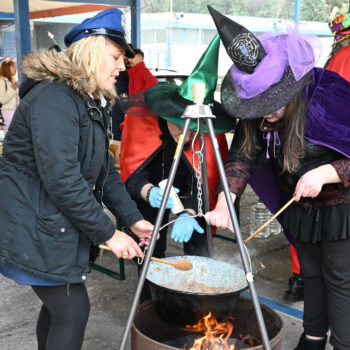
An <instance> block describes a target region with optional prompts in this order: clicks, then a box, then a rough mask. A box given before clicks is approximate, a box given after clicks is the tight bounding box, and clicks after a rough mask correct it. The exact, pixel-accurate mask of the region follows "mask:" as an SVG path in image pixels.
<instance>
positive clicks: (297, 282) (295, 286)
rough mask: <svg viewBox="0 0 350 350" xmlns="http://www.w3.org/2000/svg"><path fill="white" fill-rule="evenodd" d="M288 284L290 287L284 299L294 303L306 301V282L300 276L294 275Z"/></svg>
mask: <svg viewBox="0 0 350 350" xmlns="http://www.w3.org/2000/svg"><path fill="white" fill-rule="evenodd" d="M288 283H289V285H288V288H287V290H286V292H285V293H284V299H285V300H288V301H291V302H292V303H294V302H296V301H301V300H304V281H303V279H302V278H301V277H300V275H297V274H294V275H293V276H292V277H291V278H290V279H289V280H288Z"/></svg>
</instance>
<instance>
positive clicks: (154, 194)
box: [149, 187, 179, 209]
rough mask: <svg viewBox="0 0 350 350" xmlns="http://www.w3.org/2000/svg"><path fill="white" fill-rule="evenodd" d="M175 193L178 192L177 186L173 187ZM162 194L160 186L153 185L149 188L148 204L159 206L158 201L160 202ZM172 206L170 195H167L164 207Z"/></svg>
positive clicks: (154, 206) (169, 207)
mask: <svg viewBox="0 0 350 350" xmlns="http://www.w3.org/2000/svg"><path fill="white" fill-rule="evenodd" d="M174 189H175V191H176V193H178V192H179V189H178V188H175V187H174ZM163 195H164V191H163V190H162V189H161V188H160V187H153V188H152V189H151V192H150V194H149V204H150V205H151V206H152V207H153V208H159V207H160V203H162V198H163ZM173 206H174V201H173V199H172V198H171V196H169V198H168V202H167V204H166V208H167V209H171V208H172V207H173Z"/></svg>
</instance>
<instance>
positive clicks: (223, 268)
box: [147, 256, 248, 327]
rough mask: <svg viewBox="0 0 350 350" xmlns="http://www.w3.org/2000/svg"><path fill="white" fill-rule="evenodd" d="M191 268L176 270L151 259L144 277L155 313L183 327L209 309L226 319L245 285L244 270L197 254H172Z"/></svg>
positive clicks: (205, 313)
mask: <svg viewBox="0 0 350 350" xmlns="http://www.w3.org/2000/svg"><path fill="white" fill-rule="evenodd" d="M166 259H167V260H170V261H175V260H181V259H186V260H188V261H190V262H191V263H192V265H193V268H192V269H191V270H190V271H180V270H177V269H175V268H174V267H172V266H169V265H165V264H162V263H158V262H154V261H152V262H151V264H150V267H149V269H148V274H147V280H148V281H149V284H150V289H151V295H152V300H153V302H154V304H155V308H156V310H157V313H158V315H159V316H160V317H161V318H162V319H163V320H164V321H165V322H168V323H172V324H175V325H177V326H180V327H184V326H185V325H188V324H195V323H197V322H198V321H199V320H200V319H202V318H203V317H204V316H206V315H207V314H208V313H209V312H211V313H212V315H214V316H215V318H216V319H217V320H218V321H225V320H227V319H228V318H229V317H230V316H231V315H232V312H233V309H234V307H235V305H236V302H237V300H238V297H239V295H240V294H241V293H242V292H243V291H244V290H245V289H247V288H248V285H247V282H246V279H245V274H244V271H243V270H242V269H240V268H238V267H236V266H233V265H230V264H227V263H224V262H221V261H217V260H214V259H210V258H206V257H201V256H176V257H169V258H166Z"/></svg>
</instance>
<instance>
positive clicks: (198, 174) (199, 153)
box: [192, 119, 204, 217]
mask: <svg viewBox="0 0 350 350" xmlns="http://www.w3.org/2000/svg"><path fill="white" fill-rule="evenodd" d="M198 135H199V119H198V120H197V132H196V134H195V135H194V137H193V139H192V163H193V169H194V173H195V176H196V179H197V201H198V213H197V215H198V216H199V217H201V216H203V210H202V204H203V200H202V195H203V191H202V164H203V147H204V142H202V145H201V148H200V149H199V150H198V151H196V150H195V147H194V145H195V141H196V138H197V137H198ZM196 157H197V163H196ZM196 164H198V167H197V166H196Z"/></svg>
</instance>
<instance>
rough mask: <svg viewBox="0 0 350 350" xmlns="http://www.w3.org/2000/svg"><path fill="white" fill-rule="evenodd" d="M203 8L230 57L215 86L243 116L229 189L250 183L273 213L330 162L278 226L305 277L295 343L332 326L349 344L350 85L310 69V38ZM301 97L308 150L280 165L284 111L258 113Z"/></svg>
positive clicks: (305, 345) (344, 345) (334, 340)
mask: <svg viewBox="0 0 350 350" xmlns="http://www.w3.org/2000/svg"><path fill="white" fill-rule="evenodd" d="M209 11H210V13H211V15H212V17H213V19H214V22H215V24H216V27H217V29H218V31H219V34H220V36H221V39H222V41H223V43H224V45H225V48H226V50H227V52H228V54H229V56H230V57H231V59H232V60H233V62H234V65H233V66H232V67H231V69H230V70H229V71H228V73H227V75H226V77H225V79H224V81H223V84H222V90H221V101H222V106H223V108H224V110H225V111H226V112H227V113H228V114H229V115H231V117H232V118H239V119H240V122H239V123H238V125H237V129H236V132H235V136H234V140H233V142H232V146H231V149H230V151H229V156H228V159H227V161H226V164H225V171H226V175H227V177H228V182H229V186H230V191H231V192H232V193H235V194H236V195H237V197H238V198H239V197H240V196H241V194H242V193H243V191H244V189H245V186H246V184H247V183H248V182H250V184H251V185H252V187H253V189H254V190H255V192H256V193H257V194H258V196H259V197H260V198H261V199H262V200H263V201H264V203H265V204H266V206H267V207H268V208H269V209H270V210H271V211H273V212H276V211H277V210H278V209H279V208H280V207H281V206H282V205H283V204H284V203H285V202H286V201H288V200H289V199H290V198H291V197H292V196H293V195H294V191H295V187H296V184H297V183H298V181H299V179H300V177H301V176H303V175H304V174H305V173H307V172H308V171H310V170H312V169H315V168H318V167H320V166H322V165H326V164H331V165H332V166H333V167H334V169H335V170H336V173H337V175H338V176H339V178H340V180H341V182H340V183H329V184H325V185H323V187H322V190H321V192H320V193H319V195H318V196H317V197H315V198H309V197H307V198H306V197H303V198H301V200H300V201H299V202H295V203H294V204H293V205H292V206H290V207H289V208H288V209H287V210H286V211H285V213H284V215H283V219H282V224H283V226H284V228H285V230H286V231H287V232H289V233H290V239H291V240H293V241H294V244H295V246H296V248H297V251H298V257H299V260H300V264H301V269H302V271H303V277H304V283H305V291H304V293H305V294H304V298H305V299H304V300H305V304H304V305H305V309H304V330H305V334H303V335H302V336H301V338H300V341H299V344H298V346H297V347H296V348H295V350H300V349H310V350H311V349H315V350H318V349H320V350H321V349H325V345H326V342H327V331H328V329H329V328H330V330H331V337H330V343H331V344H332V345H333V346H334V348H335V349H337V350H345V349H350V334H349V332H348V325H349V322H350V270H349V268H348V266H349V264H350V255H349V254H348V251H349V249H350V238H349V237H350V205H349V203H350V160H349V156H350V141H349V140H350V112H349V111H350V102H349V96H350V84H349V83H348V82H347V81H346V80H344V79H343V78H341V77H340V76H339V75H338V74H336V73H333V72H330V71H325V70H323V69H320V68H313V65H314V61H315V59H314V53H313V49H312V46H311V44H310V41H309V40H307V39H309V38H307V37H305V36H302V35H300V34H298V33H297V32H295V31H291V32H289V33H288V34H278V33H277V34H271V33H265V34H262V35H261V36H259V38H256V37H255V36H254V35H253V34H252V33H250V32H249V31H248V30H247V29H246V28H244V27H242V26H240V25H239V24H237V23H235V22H234V21H232V20H230V19H229V18H227V17H225V16H223V15H222V14H220V13H219V12H217V11H215V10H214V9H212V8H210V7H209ZM300 100H302V101H303V102H302V103H301V104H302V106H303V108H304V116H305V119H304V139H303V147H304V152H303V155H302V157H301V159H299V167H298V168H297V169H296V170H290V171H289V170H284V161H285V159H284V158H285V156H284V146H285V144H286V136H288V135H287V133H288V130H287V129H286V128H285V125H284V122H285V121H284V118H282V119H280V120H278V121H277V122H275V123H269V122H268V121H267V120H265V118H263V117H264V116H267V115H270V114H274V113H276V111H278V110H279V109H281V108H282V107H284V106H286V105H287V106H288V105H289V103H290V102H292V101H293V102H295V101H300ZM291 117H292V118H294V114H293V115H292V116H291ZM285 123H286V122H285ZM248 124H249V125H250V126H251V128H252V129H251V130H253V131H252V132H254V136H255V137H253V138H252V140H253V143H252V144H251V145H250V146H251V149H252V151H251V152H250V153H249V155H250V157H247V156H245V154H244V153H243V152H242V150H243V149H244V147H243V145H244V141H245V137H246V134H245V130H246V129H245V128H244V125H248ZM294 137H296V135H295V136H294ZM306 335H308V336H313V337H316V339H310V338H309V337H307V336H306Z"/></svg>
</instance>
